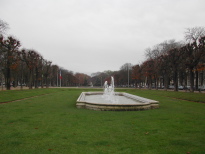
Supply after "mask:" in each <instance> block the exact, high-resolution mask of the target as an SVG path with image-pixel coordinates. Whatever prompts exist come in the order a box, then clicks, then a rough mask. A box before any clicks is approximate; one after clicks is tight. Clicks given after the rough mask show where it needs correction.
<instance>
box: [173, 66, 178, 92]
mask: <svg viewBox="0 0 205 154" xmlns="http://www.w3.org/2000/svg"><path fill="white" fill-rule="evenodd" d="M173 78H174V91H178V72H177V70H175V71H174V76H173Z"/></svg>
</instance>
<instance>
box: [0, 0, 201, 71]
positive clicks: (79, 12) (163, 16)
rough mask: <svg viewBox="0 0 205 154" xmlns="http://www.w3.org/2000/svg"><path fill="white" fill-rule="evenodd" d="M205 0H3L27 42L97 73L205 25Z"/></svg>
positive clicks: (4, 14)
mask: <svg viewBox="0 0 205 154" xmlns="http://www.w3.org/2000/svg"><path fill="white" fill-rule="evenodd" d="M204 17H205V0H30V1H29V0H0V19H2V20H4V21H6V22H7V23H8V24H9V26H10V30H9V31H8V32H7V33H8V34H11V35H13V36H15V37H16V38H17V39H19V40H20V41H21V43H22V47H24V48H27V49H35V50H36V51H38V52H39V53H40V54H42V56H43V57H44V58H45V59H47V60H51V61H52V62H53V64H57V65H58V66H61V67H63V68H65V69H68V70H71V71H74V72H81V73H88V74H91V73H94V72H97V71H104V70H112V71H115V70H119V68H120V67H121V66H122V65H123V64H125V63H132V64H133V65H134V64H139V63H141V62H143V61H144V60H145V57H144V50H145V49H146V48H148V47H153V46H154V45H156V44H158V43H161V42H163V41H165V40H170V39H175V40H176V41H181V40H183V39H184V31H185V29H186V28H190V27H195V26H205V20H204Z"/></svg>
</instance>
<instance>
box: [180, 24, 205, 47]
mask: <svg viewBox="0 0 205 154" xmlns="http://www.w3.org/2000/svg"><path fill="white" fill-rule="evenodd" d="M203 36H205V27H193V28H187V29H186V31H185V36H184V38H185V40H186V41H188V42H189V43H191V42H195V41H197V40H198V39H199V38H200V37H203Z"/></svg>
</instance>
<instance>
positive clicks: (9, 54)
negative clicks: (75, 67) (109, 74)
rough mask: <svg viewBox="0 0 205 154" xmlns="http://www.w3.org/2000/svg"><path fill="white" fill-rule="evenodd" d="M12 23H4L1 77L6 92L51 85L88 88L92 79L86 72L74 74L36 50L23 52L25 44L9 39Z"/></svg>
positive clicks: (0, 32) (0, 38)
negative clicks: (8, 34)
mask: <svg viewBox="0 0 205 154" xmlns="http://www.w3.org/2000/svg"><path fill="white" fill-rule="evenodd" d="M7 29H8V24H7V23H6V22H4V21H2V20H0V77H1V79H0V80H1V81H0V83H1V85H2V88H3V85H4V84H5V86H6V89H7V90H10V88H11V86H14V87H15V86H17V85H20V86H21V88H23V86H24V85H26V86H28V87H29V89H32V87H33V86H34V87H35V88H38V87H39V86H41V88H43V87H44V86H45V87H48V86H76V85H87V83H88V82H89V81H88V80H89V76H88V75H86V74H83V73H76V74H73V72H72V71H69V70H66V69H63V68H61V67H59V66H58V65H52V62H51V61H49V60H46V59H44V58H43V56H42V55H41V54H40V53H38V52H37V51H35V50H33V49H25V48H24V49H20V47H21V42H20V41H19V40H17V39H16V38H14V37H12V36H8V37H6V36H5V35H4V34H5V31H6V30H7Z"/></svg>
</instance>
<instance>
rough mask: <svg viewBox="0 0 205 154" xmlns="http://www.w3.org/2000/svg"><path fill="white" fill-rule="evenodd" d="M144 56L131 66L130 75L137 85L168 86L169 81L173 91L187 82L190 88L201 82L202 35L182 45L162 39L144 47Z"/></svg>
mask: <svg viewBox="0 0 205 154" xmlns="http://www.w3.org/2000/svg"><path fill="white" fill-rule="evenodd" d="M147 56H148V57H149V58H148V59H147V60H146V61H144V62H143V63H142V64H141V65H135V66H134V67H133V74H132V77H133V79H134V80H135V83H136V85H138V87H142V85H143V84H144V83H146V84H147V86H148V87H149V88H152V87H153V86H154V87H155V88H156V89H157V88H159V87H162V86H163V87H164V88H165V89H168V86H169V85H171V84H172V83H173V85H174V90H175V91H178V87H179V85H181V86H183V87H188V86H190V91H192V92H193V91H194V90H198V88H199V84H200V85H203V84H204V70H205V37H200V38H199V39H198V40H197V41H194V42H192V43H188V44H186V45H182V44H181V43H179V42H175V41H170V42H164V43H162V44H159V45H157V46H155V48H154V49H152V50H150V49H149V50H147ZM199 75H200V76H199ZM199 80H200V81H199ZM194 81H195V82H194ZM153 84H154V85H153Z"/></svg>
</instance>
